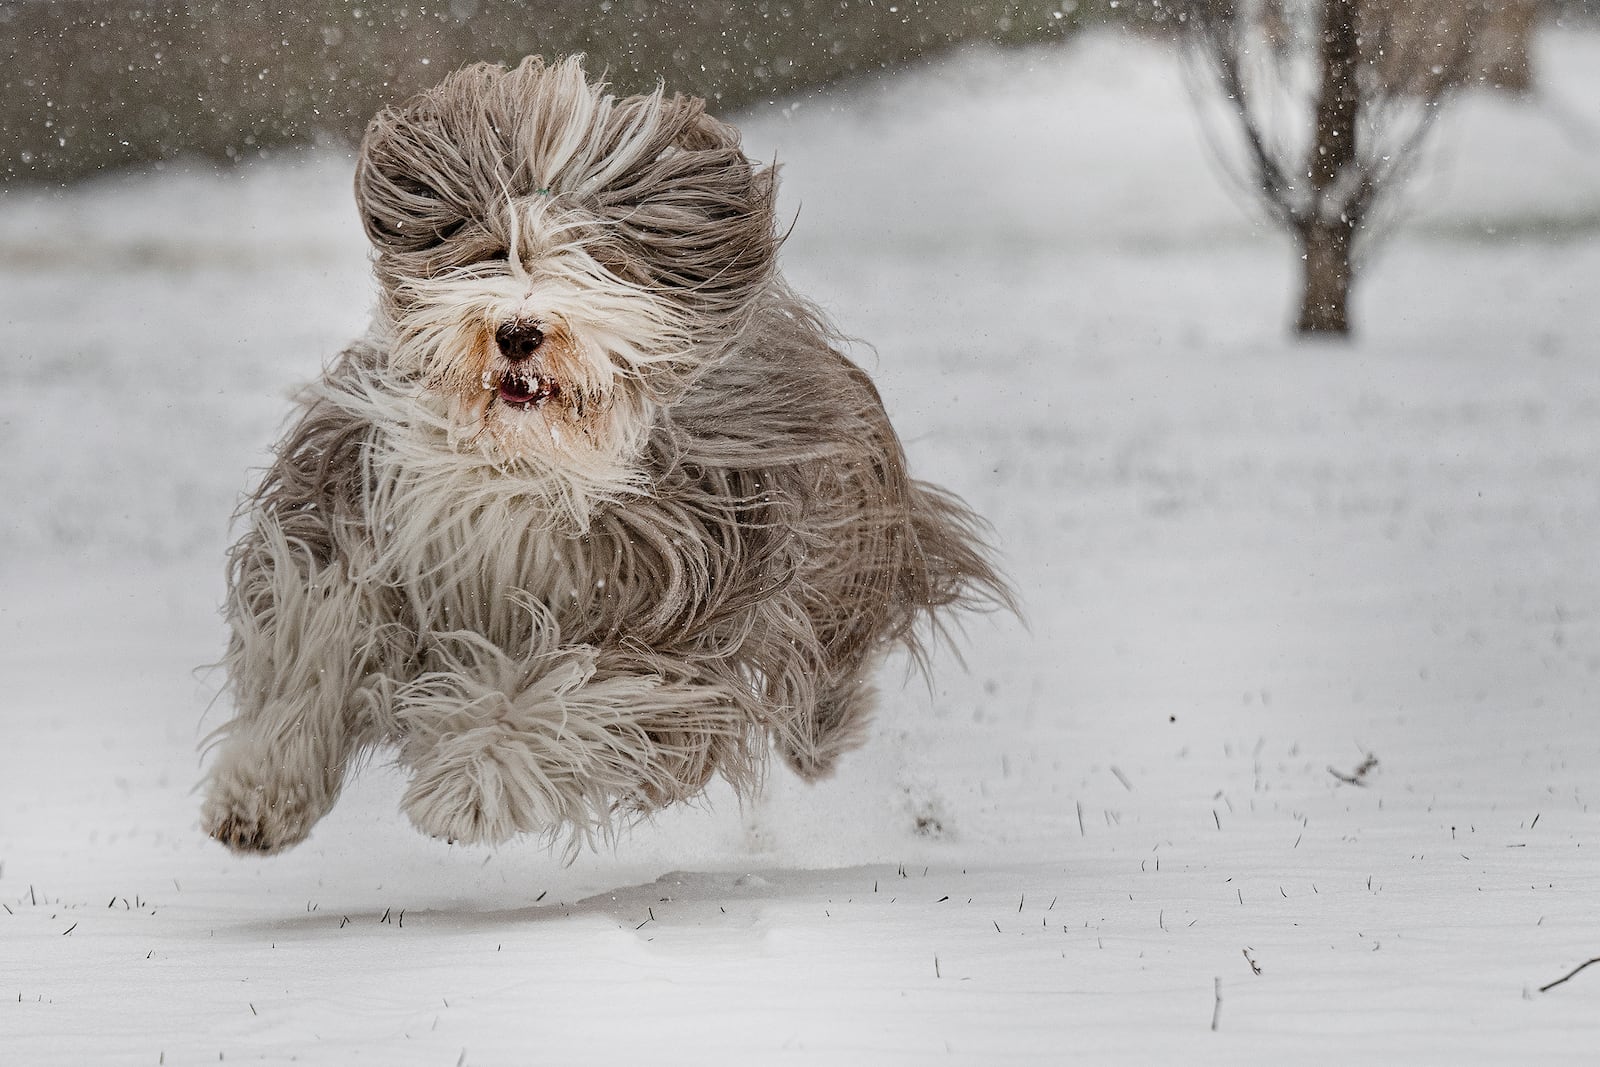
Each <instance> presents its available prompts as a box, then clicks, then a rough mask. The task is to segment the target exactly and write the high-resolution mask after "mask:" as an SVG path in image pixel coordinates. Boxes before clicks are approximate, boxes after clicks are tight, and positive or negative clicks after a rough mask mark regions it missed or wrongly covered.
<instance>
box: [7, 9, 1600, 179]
mask: <svg viewBox="0 0 1600 1067" xmlns="http://www.w3.org/2000/svg"><path fill="white" fill-rule="evenodd" d="M1187 3H1191V0H1008V2H1003V0H961V2H936V0H754V2H751V0H710V2H690V0H599V2H587V0H586V2H581V3H580V2H576V0H548V2H542V3H541V2H532V3H513V2H505V0H438V2H434V3H418V2H415V0H321V2H312V3H304V4H297V5H293V6H290V5H285V4H281V3H277V2H272V0H226V2H224V0H209V2H196V3H172V2H160V0H157V2H148V0H5V2H0V72H3V73H0V181H5V182H17V181H23V182H65V181H71V180H73V179H76V178H80V177H83V176H85V175H89V174H94V173H97V172H100V171H103V170H106V169H108V168H114V167H122V166H127V165H130V164H141V163H153V162H154V163H159V162H162V161H166V160H171V159H174V158H176V157H180V156H186V155H192V156H200V157H206V158H210V159H215V160H242V159H252V158H262V157H267V156H270V155H271V154H272V153H274V152H275V151H276V150H279V149H281V148H283V147H284V146H289V145H303V144H308V143H318V142H324V141H333V142H345V143H348V142H351V141H353V140H355V139H357V138H359V136H360V133H361V130H362V128H363V127H364V125H365V123H366V120H367V118H368V117H369V116H370V115H371V114H372V113H373V112H374V111H375V110H376V109H377V108H378V107H380V106H381V105H383V104H385V103H388V102H392V101H396V100H400V99H403V98H404V97H405V96H407V95H409V94H410V93H412V92H414V91H416V90H418V89H421V88H424V87H426V86H428V85H431V84H433V83H435V82H437V81H438V80H439V79H440V78H441V77H442V76H443V75H444V74H445V73H446V72H448V71H450V70H452V69H454V68H456V67H458V66H460V65H462V64H463V63H467V62H471V61H475V60H480V59H487V60H497V61H502V62H508V63H510V62H515V61H516V60H518V59H520V58H521V57H523V56H525V55H529V54H536V53H537V54H543V55H545V56H553V55H558V54H567V53H571V52H584V53H587V54H588V55H589V56H590V57H591V61H592V62H591V66H592V67H595V68H601V67H603V68H605V69H607V70H609V72H610V76H611V79H612V81H613V83H614V84H615V85H616V86H617V87H618V88H619V89H621V90H623V91H629V92H631V91H637V90H641V89H648V88H651V87H653V86H654V85H655V83H656V80H657V79H658V78H659V79H664V80H665V81H666V83H667V85H668V86H670V87H671V88H673V89H674V90H681V91H684V92H688V93H692V94H695V95H698V96H703V97H705V98H707V99H708V100H710V101H712V102H713V104H714V107H715V109H716V110H719V111H722V112H728V111H732V110H736V109H738V108H740V107H742V106H745V105H748V104H751V103H754V102H758V101H762V100H769V99H773V98H777V97H781V96H784V95H786V94H791V93H794V92H797V91H799V90H803V89H806V88H810V87H814V86H818V85H823V84H827V83H830V82H834V81H837V80H839V79H845V78H852V77H860V76H862V75H869V74H872V73H874V72H877V71H882V70H885V69H889V68H893V67H896V66H900V65H903V64H905V63H907V62H908V61H911V60H915V59H918V58H919V57H926V56H930V55H933V54H936V53H939V52H941V51H944V50H948V49H950V48H951V47H952V46H955V45H959V44H963V43H968V42H975V41H982V40H987V41H993V42H999V43H1002V44H1009V45H1017V44H1025V43H1030V42H1037V41H1041V40H1047V39H1050V38H1055V37H1061V36H1066V35H1071V34H1073V33H1076V32H1078V31H1079V30H1081V29H1082V28H1083V27H1085V26H1087V25H1093V24H1099V23H1104V22H1109V21H1116V22H1122V23H1129V24H1133V25H1136V26H1139V27H1142V28H1144V29H1146V30H1149V31H1150V32H1160V33H1164V32H1173V31H1174V30H1176V29H1177V28H1178V27H1179V25H1180V22H1181V19H1180V17H1179V16H1180V14H1181V8H1182V7H1183V6H1184V5H1185V4H1187ZM1211 3H1212V5H1213V6H1215V5H1218V4H1229V3H1231V0H1211ZM1474 5H1476V6H1485V7H1489V8H1497V9H1498V8H1505V9H1518V10H1524V9H1528V10H1531V9H1533V8H1535V7H1537V8H1538V9H1539V12H1540V14H1541V16H1542V17H1548V18H1559V19H1567V18H1584V17H1590V18H1592V17H1593V16H1594V15H1595V13H1596V12H1597V11H1600V0H1550V2H1548V3H1533V2H1530V0H1513V2H1511V3H1489V4H1482V3H1480V2H1479V0H1436V2H1434V3H1429V4H1426V5H1420V6H1421V7H1422V8H1423V9H1424V10H1432V9H1435V8H1450V7H1470V6H1474ZM1394 6H1406V5H1394Z"/></svg>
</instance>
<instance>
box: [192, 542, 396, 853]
mask: <svg viewBox="0 0 1600 1067" xmlns="http://www.w3.org/2000/svg"><path fill="white" fill-rule="evenodd" d="M236 559H237V562H236V566H235V568H234V574H233V583H232V588H231V589H230V596H229V604H228V615H229V621H230V623H231V624H232V627H233V638H232V641H231V642H230V645H229V649H228V656H227V661H226V665H227V669H228V674H229V683H230V687H231V688H232V690H233V694H234V698H235V701H236V704H237V710H236V713H235V716H234V718H233V720H232V721H230V722H228V723H227V724H226V725H224V726H223V727H222V728H221V729H220V730H218V731H217V736H218V751H217V753H216V756H215V759H214V760H213V762H212V766H211V769H210V774H209V778H208V782H207V793H208V795H207V798H206V801H205V805H204V808H203V810H202V816H201V817H202V823H203V826H204V828H205V831H206V832H207V833H208V834H210V835H211V836H212V837H214V838H216V839H217V840H218V841H221V842H222V843H223V844H224V845H227V846H228V847H229V848H231V849H233V850H234V851H236V852H259V853H271V852H279V851H281V850H283V849H286V848H289V847H290V846H292V845H296V844H298V843H299V842H301V841H302V840H304V839H305V837H306V835H307V834H308V833H310V832H311V827H312V826H313V825H314V824H315V823H316V822H317V820H318V819H320V818H322V816H323V815H325V814H326V813H327V811H328V809H329V808H331V807H332V806H333V802H334V801H335V800H336V799H337V798H338V795H339V789H340V786H341V785H342V783H343V780H344V776H345V771H346V769H347V768H348V766H349V764H350V762H351V760H352V758H353V757H354V756H355V755H356V753H357V752H358V751H359V750H360V749H361V748H362V747H364V746H366V745H368V744H370V743H371V742H372V741H373V740H374V739H375V738H374V737H373V736H372V735H373V732H374V730H375V726H374V725H373V716H372V715H371V714H370V713H368V709H370V708H371V707H372V706H373V704H374V703H375V700H376V698H377V694H375V693H374V692H373V691H372V687H371V679H372V678H373V677H381V675H377V674H375V673H374V672H375V670H376V667H377V664H378V662H379V647H378V643H379V641H380V635H381V633H382V629H383V628H382V626H381V625H380V624H379V618H380V612H378V610H377V608H376V595H377V594H376V593H375V591H374V590H372V589H370V588H369V587H367V586H366V585H363V584H358V583H355V582H352V581H351V580H350V579H349V578H348V577H346V575H345V571H344V567H343V566H341V565H340V564H338V563H331V564H319V563H318V562H317V561H316V560H314V559H312V558H311V556H310V553H309V551H308V550H307V549H306V548H305V546H303V545H300V544H296V543H291V542H290V541H289V540H288V539H287V538H285V537H284V536H283V535H282V533H281V531H278V530H276V529H275V528H272V527H270V526H269V527H268V529H267V530H266V532H264V533H262V532H257V533H253V534H252V535H251V536H250V537H249V538H248V539H247V540H246V542H245V544H243V545H241V546H240V549H239V551H238V555H237V557H236Z"/></svg>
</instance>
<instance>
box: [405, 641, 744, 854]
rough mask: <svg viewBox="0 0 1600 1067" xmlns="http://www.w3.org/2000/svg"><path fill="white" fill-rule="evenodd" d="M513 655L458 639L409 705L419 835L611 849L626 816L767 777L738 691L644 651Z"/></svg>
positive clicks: (409, 757)
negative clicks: (709, 786) (720, 784)
mask: <svg viewBox="0 0 1600 1067" xmlns="http://www.w3.org/2000/svg"><path fill="white" fill-rule="evenodd" d="M546 638H547V640H545V641H542V642H541V641H536V643H538V644H541V645H542V648H539V649H536V650H534V651H532V652H530V653H527V654H523V655H510V654H507V653H506V652H504V651H502V650H501V649H499V648H497V647H495V646H493V645H491V644H490V643H489V642H487V641H485V640H483V639H481V638H479V637H477V635H464V634H457V635H453V639H452V642H451V644H450V647H444V648H441V649H439V650H438V651H437V653H436V654H435V663H436V665H437V667H438V669H436V670H433V671H430V672H427V673H425V674H423V675H422V676H421V677H420V678H418V679H417V680H416V681H415V682H413V683H412V684H410V685H409V686H407V687H406V688H405V689H403V690H402V691H401V692H400V693H399V694H397V697H396V705H397V713H396V714H397V717H398V719H399V722H400V728H401V730H402V732H403V733H404V734H405V735H406V739H405V741H404V742H403V743H402V745H401V750H400V760H401V762H402V763H403V764H405V765H407V766H409V767H410V768H411V770H412V771H413V774H414V777H413V779H412V782H411V785H410V788H408V789H407V790H406V794H405V799H404V801H403V807H404V808H405V811H406V814H407V815H409V816H410V817H411V820H412V822H413V823H415V824H416V826H417V828H418V829H420V830H422V831H423V832H424V833H427V834H430V835H433V836H435V837H440V838H444V839H446V840H450V841H459V842H464V843H472V844H496V843H499V842H502V841H505V840H507V839H509V838H511V837H513V836H515V835H517V834H524V833H532V834H542V835H546V836H547V837H549V838H551V839H559V838H562V837H566V838H567V839H568V841H569V843H572V844H576V843H578V842H579V841H582V840H585V839H588V838H592V837H595V836H598V837H601V838H606V837H609V836H610V833H611V831H612V830H613V828H614V822H615V820H616V819H617V818H618V817H619V816H620V817H621V818H623V819H626V818H627V817H628V816H629V815H630V814H639V813H643V812H648V811H653V810H655V809H656V808H659V807H662V806H664V805H666V804H670V803H672V802H674V801H678V800H684V799H688V798H690V797H693V796H695V795H697V794H699V793H700V792H701V790H703V789H704V788H705V786H706V783H707V782H708V781H709V779H710V778H711V776H712V775H713V774H715V773H721V774H722V775H723V776H724V777H725V778H728V779H729V780H730V781H732V782H733V784H734V785H735V787H740V786H747V785H750V784H751V783H752V782H753V781H754V779H755V778H756V777H757V776H758V774H759V771H758V762H759V757H758V756H757V754H756V750H755V749H754V748H753V747H752V744H753V742H754V740H755V731H754V730H753V728H752V721H751V719H750V716H749V714H748V713H747V711H746V710H745V708H744V707H743V706H742V701H741V699H740V691H739V690H738V688H737V686H736V684H735V683H733V682H732V681H730V680H726V679H717V678H715V677H711V676H708V675H704V674H701V673H698V672H696V671H694V670H693V669H691V668H689V667H687V666H686V665H685V664H683V663H682V662H680V661H677V660H674V659H669V658H666V657H656V656H652V655H650V654H649V653H647V652H642V651H640V650H637V649H629V650H621V649H613V648H595V647H592V646H589V645H566V646H561V645H559V644H557V643H556V642H555V641H554V639H553V635H546Z"/></svg>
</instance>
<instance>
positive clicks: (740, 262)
mask: <svg viewBox="0 0 1600 1067" xmlns="http://www.w3.org/2000/svg"><path fill="white" fill-rule="evenodd" d="M647 108H654V109H658V112H659V113H658V114H657V115H656V116H655V120H656V121H655V123H654V124H653V129H654V131H655V133H654V135H655V138H656V143H655V144H654V145H653V146H651V148H650V150H648V151H642V152H638V153H637V154H636V155H635V159H636V163H635V165H634V166H632V167H629V168H628V169H626V170H625V171H623V172H622V173H619V174H616V175H614V176H612V178H611V179H610V181H608V182H607V183H606V185H605V187H604V188H602V189H601V190H600V191H599V192H598V194H597V196H596V201H597V205H596V206H597V207H598V209H599V212H600V214H601V216H602V218H603V219H604V220H605V223H606V225H605V226H604V227H603V228H602V229H603V231H604V232H605V233H606V239H605V241H604V243H605V245H606V247H607V251H609V252H610V255H609V256H608V257H607V258H608V259H610V260H611V261H610V262H608V263H607V266H608V267H610V268H611V269H612V270H614V271H616V272H617V273H618V274H620V275H621V276H622V277H624V278H626V279H627V280H629V281H631V282H634V283H636V284H639V285H642V286H645V287H648V288H650V289H651V290H652V291H655V292H661V293H665V294H668V295H669V297H670V298H672V299H675V300H678V301H679V302H680V303H682V304H684V305H686V310H688V311H689V312H690V313H691V314H692V315H693V316H694V317H695V319H696V320H697V322H698V323H699V325H700V326H701V327H703V328H709V329H713V330H717V329H724V328H731V329H734V330H737V329H738V328H740V325H742V321H743V317H744V313H745V312H746V311H748V310H749V308H750V306H751V303H752V300H753V298H754V296H755V294H756V293H757V292H758V291H760V290H761V289H762V288H763V287H765V286H766V285H767V283H768V282H769V281H770V279H771V277H772V275H773V272H774V269H775V264H776V260H777V250H778V245H779V238H778V235H777V232H776V225H775V221H774V196H775V192H776V184H777V183H776V179H775V175H774V171H773V168H763V167H759V166H757V165H756V164H754V163H752V162H751V161H750V159H749V158H748V157H746V156H745V154H744V150H743V148H742V147H741V146H740V142H739V131H738V130H736V129H735V128H734V127H733V126H731V125H729V124H727V123H725V122H721V121H719V120H717V119H715V118H713V117H712V116H710V115H708V114H706V111H705V104H704V102H703V101H701V100H699V99H696V98H693V97H684V96H673V97H670V98H664V97H662V96H659V95H657V96H653V97H634V98H632V99H630V100H628V101H625V102H623V103H622V104H621V105H619V106H618V109H617V110H618V115H619V117H622V118H623V119H624V121H625V122H628V123H631V122H632V121H633V118H632V117H630V112H638V111H642V110H644V109H647ZM734 320H738V321H734Z"/></svg>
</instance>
